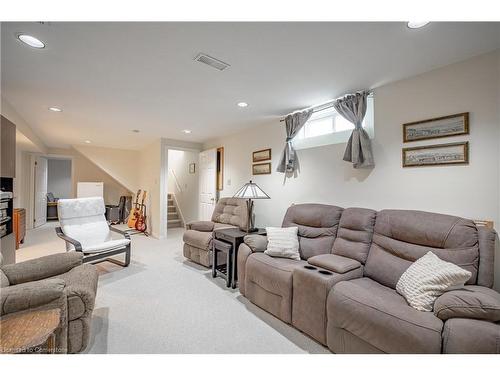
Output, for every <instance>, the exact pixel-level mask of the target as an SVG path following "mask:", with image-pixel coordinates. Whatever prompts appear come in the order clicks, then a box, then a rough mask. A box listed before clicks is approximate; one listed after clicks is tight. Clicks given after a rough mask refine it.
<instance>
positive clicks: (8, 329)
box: [0, 309, 61, 354]
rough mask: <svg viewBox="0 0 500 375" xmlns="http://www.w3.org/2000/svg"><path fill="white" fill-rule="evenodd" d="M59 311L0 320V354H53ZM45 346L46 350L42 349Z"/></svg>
mask: <svg viewBox="0 0 500 375" xmlns="http://www.w3.org/2000/svg"><path fill="white" fill-rule="evenodd" d="M60 315H61V310H59V309H51V310H38V311H29V312H21V313H15V314H11V315H10V316H8V317H6V318H4V319H0V353H4V354H18V353H50V354H53V353H55V350H56V345H55V333H54V332H55V330H56V329H57V327H58V326H59V321H60ZM44 346H46V349H44V348H43V347H44Z"/></svg>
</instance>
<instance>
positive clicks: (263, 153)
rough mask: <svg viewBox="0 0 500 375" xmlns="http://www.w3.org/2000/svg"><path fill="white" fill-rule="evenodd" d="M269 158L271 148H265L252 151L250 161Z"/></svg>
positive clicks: (256, 161)
mask: <svg viewBox="0 0 500 375" xmlns="http://www.w3.org/2000/svg"><path fill="white" fill-rule="evenodd" d="M267 160H271V149H270V148H266V149H265V150H259V151H254V153H253V154H252V162H253V163H260V162H262V161H267Z"/></svg>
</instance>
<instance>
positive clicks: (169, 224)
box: [167, 219, 182, 228]
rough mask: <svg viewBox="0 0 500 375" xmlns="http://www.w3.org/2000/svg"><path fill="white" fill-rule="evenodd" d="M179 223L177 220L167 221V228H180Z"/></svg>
mask: <svg viewBox="0 0 500 375" xmlns="http://www.w3.org/2000/svg"><path fill="white" fill-rule="evenodd" d="M181 224H182V223H181V221H180V220H179V219H176V220H167V227H169V228H177V227H180V226H181Z"/></svg>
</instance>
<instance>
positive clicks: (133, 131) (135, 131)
mask: <svg viewBox="0 0 500 375" xmlns="http://www.w3.org/2000/svg"><path fill="white" fill-rule="evenodd" d="M139 132H140V130H139V129H132V133H139Z"/></svg>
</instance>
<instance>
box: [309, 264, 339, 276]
mask: <svg viewBox="0 0 500 375" xmlns="http://www.w3.org/2000/svg"><path fill="white" fill-rule="evenodd" d="M304 268H305V269H306V270H312V271H318V272H319V273H320V274H322V275H333V273H331V272H330V271H327V270H318V268H317V267H314V266H310V265H307V266H304Z"/></svg>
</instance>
